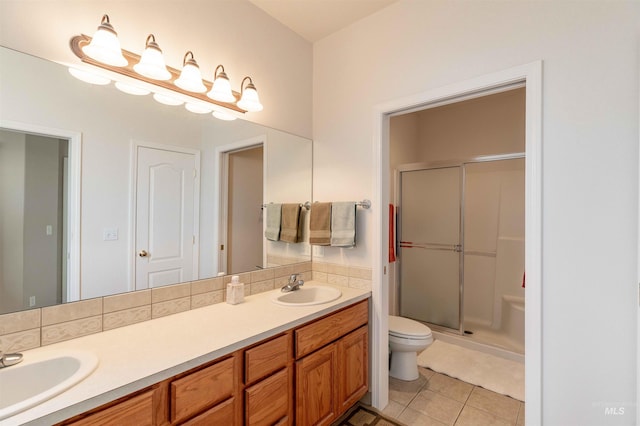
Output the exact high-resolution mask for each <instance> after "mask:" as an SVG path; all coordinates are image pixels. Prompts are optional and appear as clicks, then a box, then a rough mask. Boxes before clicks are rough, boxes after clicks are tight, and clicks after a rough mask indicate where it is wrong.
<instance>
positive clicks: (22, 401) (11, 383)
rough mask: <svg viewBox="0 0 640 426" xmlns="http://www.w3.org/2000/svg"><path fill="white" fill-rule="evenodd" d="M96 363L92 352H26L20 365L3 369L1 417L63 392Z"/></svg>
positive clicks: (96, 359)
mask: <svg viewBox="0 0 640 426" xmlns="http://www.w3.org/2000/svg"><path fill="white" fill-rule="evenodd" d="M97 365H98V358H97V357H96V356H95V354H93V353H91V352H85V351H73V352H57V351H56V352H54V351H45V352H40V353H32V354H29V353H27V354H26V355H25V360H24V361H22V362H21V363H20V364H16V365H12V366H11V367H5V368H2V369H0V420H2V419H4V418H6V417H9V416H12V415H14V414H17V413H19V412H21V411H24V410H26V409H28V408H31V407H33V406H35V405H38V404H40V403H42V402H44V401H46V400H47V399H50V398H53V397H54V396H56V395H58V394H60V393H62V392H64V391H65V390H67V389H69V388H71V387H72V386H74V385H76V384H77V383H78V382H80V381H81V380H82V379H84V378H85V377H87V376H88V375H89V374H91V373H92V372H93V370H95V368H96V367H97Z"/></svg>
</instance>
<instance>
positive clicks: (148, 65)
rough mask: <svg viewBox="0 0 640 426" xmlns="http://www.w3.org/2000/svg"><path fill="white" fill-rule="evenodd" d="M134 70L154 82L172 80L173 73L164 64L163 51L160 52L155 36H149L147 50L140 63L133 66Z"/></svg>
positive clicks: (146, 44)
mask: <svg viewBox="0 0 640 426" xmlns="http://www.w3.org/2000/svg"><path fill="white" fill-rule="evenodd" d="M133 70H134V71H135V72H137V73H138V74H140V75H142V76H144V77H148V78H152V79H154V80H169V79H171V73H170V72H169V70H168V69H167V66H166V65H165V63H164V56H162V50H160V46H158V43H156V37H155V36H154V35H153V34H149V35H148V36H147V41H146V43H145V49H144V52H142V56H141V57H140V62H138V63H137V64H135V65H134V66H133Z"/></svg>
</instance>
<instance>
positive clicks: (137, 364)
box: [0, 281, 371, 426]
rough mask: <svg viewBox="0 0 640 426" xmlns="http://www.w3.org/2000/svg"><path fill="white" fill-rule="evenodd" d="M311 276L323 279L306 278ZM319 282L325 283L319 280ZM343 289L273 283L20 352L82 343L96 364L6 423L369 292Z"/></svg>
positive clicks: (91, 401) (258, 336)
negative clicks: (301, 293) (326, 295)
mask: <svg viewBox="0 0 640 426" xmlns="http://www.w3.org/2000/svg"><path fill="white" fill-rule="evenodd" d="M308 284H320V283H314V282H311V281H309V282H308ZM320 285H324V284H320ZM339 288H340V290H341V291H342V296H341V297H340V298H338V299H337V300H334V301H333V302H329V303H324V304H321V305H314V306H281V305H277V304H275V303H273V302H272V301H271V297H272V295H273V294H274V292H279V291H280V290H273V291H269V292H265V293H260V294H256V295H253V296H248V297H246V298H245V302H244V303H241V304H238V305H229V304H227V303H218V304H216V305H211V306H207V307H203V308H199V309H194V310H191V311H186V312H182V313H179V314H175V315H171V316H167V317H162V318H157V319H154V320H150V321H145V322H141V323H138V324H133V325H129V326H126V327H122V328H117V329H114V330H109V331H105V332H102V333H97V334H92V335H89V336H85V337H80V338H77V339H73V340H68V341H66V342H60V343H56V344H54V345H49V346H43V347H40V348H37V349H32V350H29V351H25V352H23V355H24V357H25V360H28V359H29V357H31V356H38V357H40V356H42V355H43V354H42V352H45V351H51V350H55V351H64V350H68V351H71V350H87V351H90V352H93V353H95V354H96V355H97V357H98V359H99V364H98V367H97V368H96V370H95V371H94V372H93V373H92V374H91V375H90V376H88V377H87V378H86V379H84V380H83V381H81V382H80V383H78V384H77V385H75V386H74V387H72V388H71V389H69V390H67V391H65V392H63V393H61V394H60V395H58V396H55V397H53V398H52V399H50V400H48V401H45V402H43V403H42V404H40V405H37V406H35V407H33V408H30V409H28V410H26V411H23V412H22V413H19V414H17V415H15V416H12V417H9V418H7V419H4V420H0V426H5V425H7V426H8V425H21V424H25V423H28V424H33V425H50V424H52V423H55V422H59V421H62V420H65V419H67V418H69V417H72V416H74V415H76V414H79V413H82V412H85V411H87V410H90V409H92V408H95V407H98V406H100V405H102V404H104V403H106V402H109V401H112V400H114V399H117V398H120V397H122V396H124V395H127V394H129V393H131V392H134V391H136V390H139V389H142V388H145V387H147V386H149V385H152V384H154V383H157V382H160V381H162V380H164V379H167V378H169V377H172V376H174V375H176V374H179V373H182V372H184V371H186V370H189V369H191V368H193V367H196V366H198V365H200V364H203V363H205V362H208V361H211V360H214V359H216V358H219V357H221V356H224V355H227V354H229V353H231V352H233V351H235V350H237V349H240V348H243V347H245V346H248V345H251V344H253V343H256V342H259V341H261V340H263V339H266V338H268V337H271V336H274V335H276V334H278V333H280V332H282V331H284V330H288V329H290V328H293V327H296V326H298V325H300V324H303V323H305V322H308V321H311V320H313V319H316V318H319V317H321V316H323V315H326V314H327V313H330V312H332V311H334V310H337V309H339V308H342V307H345V306H348V305H350V304H352V303H355V302H357V301H360V300H364V299H367V298H368V297H369V296H370V294H371V292H370V291H368V290H358V289H352V288H346V287H339Z"/></svg>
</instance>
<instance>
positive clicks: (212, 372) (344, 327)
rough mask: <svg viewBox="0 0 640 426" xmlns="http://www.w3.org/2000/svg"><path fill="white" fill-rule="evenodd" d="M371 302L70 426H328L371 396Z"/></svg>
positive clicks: (185, 375)
mask: <svg viewBox="0 0 640 426" xmlns="http://www.w3.org/2000/svg"><path fill="white" fill-rule="evenodd" d="M368 303H369V302H368V300H364V301H361V302H358V303H356V304H353V305H351V306H348V307H346V308H344V309H342V310H340V311H337V312H334V313H331V314H329V315H326V316H325V317H322V318H320V319H318V320H315V321H312V322H309V323H307V324H304V325H302V326H300V327H297V328H295V329H292V330H288V331H286V332H284V333H282V334H280V335H277V336H275V337H271V338H269V339H267V340H265V341H262V342H259V343H256V344H254V345H252V346H249V347H246V348H243V349H240V350H238V351H236V352H233V353H232V354H230V355H226V356H224V357H222V358H220V359H217V360H215V361H211V362H209V363H206V364H203V365H201V366H199V367H196V368H194V369H192V370H189V371H186V372H184V373H181V374H179V375H176V376H174V377H171V378H169V379H167V380H164V381H162V382H160V383H157V384H155V385H153V386H150V387H148V388H145V389H142V390H140V391H137V392H135V393H132V394H131V395H128V396H126V397H123V398H120V399H118V400H115V401H113V402H110V403H108V404H105V405H103V406H101V407H98V408H95V409H93V410H90V411H88V412H86V413H83V414H80V415H78V416H75V417H73V418H71V419H68V420H65V421H64V422H62V423H59V424H58V426H62V425H74V426H85V425H92V426H94V425H99V426H109V425H114V426H115V425H118V426H122V425H125V426H127V425H131V426H141V425H158V426H174V425H185V426H209V425H225V426H233V425H237V426H240V425H251V426H253V425H257V426H272V425H279V426H283V425H288V426H293V425H297V426H306V425H327V424H331V422H332V421H334V420H336V419H337V418H338V417H339V416H341V415H342V414H343V413H344V412H346V410H348V409H349V408H350V407H351V406H353V404H355V403H356V402H357V401H358V400H359V399H360V398H361V397H362V396H363V395H364V394H365V393H366V392H367V389H368V325H367V323H368V317H369V308H368V306H369V305H368Z"/></svg>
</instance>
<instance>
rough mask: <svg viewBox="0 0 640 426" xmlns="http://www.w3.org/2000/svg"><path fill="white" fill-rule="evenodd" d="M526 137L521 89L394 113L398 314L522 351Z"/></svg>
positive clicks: (395, 306) (392, 147) (473, 339)
mask: <svg viewBox="0 0 640 426" xmlns="http://www.w3.org/2000/svg"><path fill="white" fill-rule="evenodd" d="M524 138H525V89H524V87H516V88H511V87H509V88H508V90H505V91H501V92H497V93H491V94H488V95H484V96H480V97H475V98H473V99H470V100H464V101H460V102H455V103H450V104H447V105H444V106H437V107H427V108H425V109H423V110H417V111H412V112H409V113H398V114H397V115H393V116H392V117H391V120H390V167H391V169H392V171H393V172H394V176H395V180H396V182H395V186H394V187H393V188H391V196H390V198H391V199H393V200H394V205H395V206H396V208H397V210H398V214H397V218H396V219H397V224H398V230H397V233H396V235H398V237H399V238H398V250H397V252H398V259H397V262H396V263H395V264H391V265H390V270H391V271H392V273H393V275H392V276H391V278H390V285H391V286H392V287H394V288H395V294H396V295H397V297H396V298H395V299H396V300H395V303H394V304H393V305H392V306H390V311H391V312H392V313H394V314H396V315H400V316H404V317H408V318H412V319H416V320H419V321H422V322H425V323H427V324H428V325H429V326H431V327H432V328H433V329H434V330H436V331H440V332H449V333H454V334H456V335H458V336H467V337H468V340H469V341H470V342H477V343H483V344H488V345H491V346H492V347H494V348H496V349H501V350H504V351H508V352H514V353H515V354H519V355H523V354H524V306H525V303H524V288H523V287H522V283H523V275H524V257H525V253H524V245H525V240H524V234H525V232H524V227H525V223H524V199H525V183H524V177H525V161H524V157H525V154H524V152H523V151H524V145H525V143H524ZM407 160H409V161H412V162H411V163H407V162H406V161H407ZM416 160H417V161H418V162H416ZM516 306H517V308H518V309H516V308H515V307H516ZM519 308H522V309H519ZM494 352H495V351H494ZM505 355H506V356H508V357H511V354H505ZM511 358H515V359H518V357H511ZM519 359H520V360H521V361H522V357H520V358H519Z"/></svg>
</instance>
